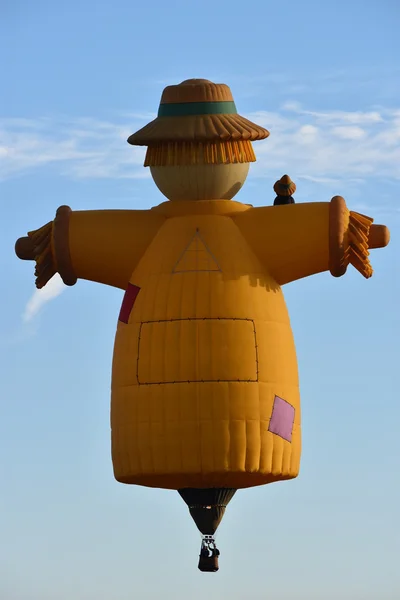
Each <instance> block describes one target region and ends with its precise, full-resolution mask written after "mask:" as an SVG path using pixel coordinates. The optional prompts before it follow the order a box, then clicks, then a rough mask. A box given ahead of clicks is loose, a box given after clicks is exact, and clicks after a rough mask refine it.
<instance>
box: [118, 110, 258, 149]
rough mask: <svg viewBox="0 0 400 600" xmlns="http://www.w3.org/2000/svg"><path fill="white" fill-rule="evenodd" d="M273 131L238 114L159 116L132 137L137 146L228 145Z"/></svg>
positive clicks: (134, 144) (254, 139)
mask: <svg viewBox="0 0 400 600" xmlns="http://www.w3.org/2000/svg"><path fill="white" fill-rule="evenodd" d="M268 136H269V131H268V130H267V129H264V127H260V126H259V125H256V124H255V123H252V122H251V121H249V120H248V119H245V118H244V117H241V116H240V115H237V114H211V115H190V116H184V117H157V119H154V121H151V122H150V123H148V124H147V125H145V126H144V127H142V129H139V131H137V132H136V133H133V134H132V135H130V136H129V138H128V142H129V144H132V145H133V146H148V145H149V144H152V143H162V142H203V143H204V142H227V141H235V140H236V141H239V140H248V141H250V142H254V141H256V140H264V139H265V138H267V137H268Z"/></svg>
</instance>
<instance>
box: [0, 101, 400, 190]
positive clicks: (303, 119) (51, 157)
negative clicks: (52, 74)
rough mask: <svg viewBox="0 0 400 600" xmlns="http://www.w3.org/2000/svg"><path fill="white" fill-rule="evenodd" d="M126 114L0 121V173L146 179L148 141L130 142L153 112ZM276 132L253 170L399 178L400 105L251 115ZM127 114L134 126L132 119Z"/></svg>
mask: <svg viewBox="0 0 400 600" xmlns="http://www.w3.org/2000/svg"><path fill="white" fill-rule="evenodd" d="M154 116H155V115H154V114H152V113H138V112H136V113H131V112H127V113H125V116H124V117H122V116H121V115H119V116H118V118H117V116H116V117H115V119H112V120H97V119H91V118H79V119H77V118H74V119H72V118H67V117H60V118H57V119H55V118H39V119H36V120H34V119H25V118H20V119H2V120H0V179H7V178H10V177H15V176H18V175H22V174H25V173H29V172H32V171H34V170H37V169H40V168H42V167H44V166H46V167H47V168H49V167H52V168H53V169H54V170H55V171H56V172H57V173H58V174H59V175H62V176H64V177H71V178H89V179H99V178H111V179H122V178H124V179H128V178H146V177H149V176H150V173H149V169H145V168H143V161H144V154H145V148H142V147H139V148H138V147H134V146H130V145H128V144H127V143H126V139H127V137H128V136H129V134H130V133H132V132H133V131H135V130H136V129H139V128H140V127H142V126H143V124H144V122H147V121H148V120H151V119H152V118H154ZM244 116H247V117H248V118H250V119H251V120H253V121H254V122H256V123H259V124H260V125H264V126H265V127H266V128H267V129H269V131H270V132H271V136H270V137H269V138H268V139H267V140H265V141H263V142H258V143H257V144H255V151H256V154H257V158H258V160H257V163H256V164H255V165H254V167H253V169H252V175H253V176H254V177H271V176H272V177H273V176H275V174H276V172H277V171H278V172H280V171H281V170H283V172H286V171H289V172H290V175H293V176H296V177H303V178H308V180H309V181H310V182H311V181H313V179H312V178H314V181H317V180H318V181H319V182H320V183H324V182H325V183H326V184H328V182H331V183H332V180H340V181H344V180H345V181H349V180H351V179H353V180H354V179H355V178H358V179H368V178H372V177H375V178H390V179H394V180H395V179H399V178H400V109H399V108H382V107H381V108H379V109H377V108H376V107H375V108H374V109H373V110H372V109H371V110H366V111H338V110H315V109H313V108H312V107H303V106H302V105H300V104H299V103H298V102H295V101H286V102H285V103H284V105H283V106H282V107H281V109H280V110H278V111H274V112H271V111H269V112H268V111H263V110H260V111H256V112H253V113H251V114H245V115H244ZM121 121H125V122H126V121H128V122H130V123H132V125H129V126H126V123H125V122H121Z"/></svg>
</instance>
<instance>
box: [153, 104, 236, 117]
mask: <svg viewBox="0 0 400 600" xmlns="http://www.w3.org/2000/svg"><path fill="white" fill-rule="evenodd" d="M233 114H237V110H236V106H235V103H234V102H182V103H177V104H160V108H159V109H158V116H159V117H189V116H192V115H233Z"/></svg>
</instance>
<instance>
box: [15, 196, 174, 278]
mask: <svg viewBox="0 0 400 600" xmlns="http://www.w3.org/2000/svg"><path fill="white" fill-rule="evenodd" d="M164 219H165V218H164V217H163V216H161V215H159V214H157V213H153V212H151V211H147V210H97V211H76V212H75V211H71V209H70V208H69V207H68V206H61V207H60V208H59V209H58V210H57V214H56V218H55V219H54V221H52V222H51V223H48V224H47V225H45V226H44V227H42V228H40V229H38V230H36V231H32V232H30V233H29V234H28V237H27V238H26V237H25V238H20V239H19V240H18V241H17V243H16V245H15V251H16V254H17V256H18V257H19V258H21V259H22V260H35V261H36V270H35V274H36V286H37V287H38V288H41V287H43V286H44V285H46V283H47V282H48V281H49V280H50V279H51V277H52V276H53V275H54V274H55V273H56V272H58V273H59V274H60V275H61V278H62V279H63V281H64V283H65V284H66V285H74V284H75V283H76V281H77V279H87V280H89V281H96V282H98V283H103V284H106V285H111V286H113V287H117V288H121V289H126V287H127V285H128V282H129V279H130V276H131V274H132V272H133V270H134V269H135V267H136V266H137V264H138V262H139V260H140V258H141V256H142V255H143V254H144V252H145V250H146V248H147V246H148V245H149V243H150V242H151V240H152V239H153V237H154V236H155V234H156V233H157V231H158V229H159V227H160V226H161V224H162V223H163V222H164Z"/></svg>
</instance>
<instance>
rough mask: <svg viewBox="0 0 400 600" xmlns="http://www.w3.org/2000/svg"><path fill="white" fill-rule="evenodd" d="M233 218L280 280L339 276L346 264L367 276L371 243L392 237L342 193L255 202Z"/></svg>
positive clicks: (384, 242)
mask: <svg viewBox="0 0 400 600" xmlns="http://www.w3.org/2000/svg"><path fill="white" fill-rule="evenodd" d="M232 218H233V219H234V220H235V222H236V223H237V225H238V227H239V228H240V229H241V231H242V233H243V234H244V236H245V238H246V239H247V241H248V243H249V245H250V246H251V247H252V249H253V251H254V252H255V254H256V255H257V256H258V258H259V259H260V260H261V262H262V263H263V265H264V267H265V268H266V269H267V270H268V271H269V272H270V274H271V275H272V276H273V277H274V278H275V280H276V282H277V283H278V284H279V285H284V284H285V283H290V282H291V281H296V280H298V279H302V278H304V277H308V276H310V275H314V274H316V273H322V272H324V271H330V272H331V274H332V275H333V276H335V277H340V276H342V275H344V274H345V272H346V270H347V267H348V265H349V264H352V265H353V266H354V267H355V268H356V269H357V270H358V271H359V272H360V273H361V274H362V275H363V276H364V277H366V278H368V277H371V275H372V268H371V265H370V263H369V248H382V247H384V246H386V245H387V244H388V243H389V237H390V236H389V231H388V229H387V228H386V227H385V226H384V225H372V219H371V218H370V217H366V216H365V215H360V214H359V213H355V212H351V211H349V210H348V209H347V206H346V203H345V201H344V199H343V198H341V197H340V196H335V197H334V198H332V200H331V202H310V203H302V204H291V205H287V206H268V207H260V208H258V207H257V208H253V209H251V210H249V211H246V212H244V213H240V214H238V215H235V216H233V217H232Z"/></svg>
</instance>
